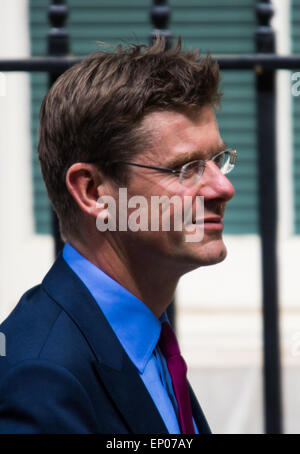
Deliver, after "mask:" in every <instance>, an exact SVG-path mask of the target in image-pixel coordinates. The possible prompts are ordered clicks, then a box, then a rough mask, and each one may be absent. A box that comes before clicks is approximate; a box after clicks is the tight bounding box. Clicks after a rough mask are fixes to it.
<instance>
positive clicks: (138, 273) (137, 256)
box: [70, 239, 180, 318]
mask: <svg viewBox="0 0 300 454" xmlns="http://www.w3.org/2000/svg"><path fill="white" fill-rule="evenodd" d="M70 244H72V246H73V247H74V248H75V249H77V250H78V251H79V252H80V253H81V254H82V255H83V256H84V257H85V258H86V259H88V260H89V261H90V262H92V263H93V264H94V265H96V266H97V267H98V268H100V269H101V270H102V271H104V272H105V273H106V274H107V275H108V276H110V277H111V278H112V279H114V280H115V281H116V282H118V283H119V284H120V285H122V286H123V287H124V288H126V289H127V290H128V291H129V292H130V293H132V294H133V295H135V296H136V297H137V298H138V299H139V300H141V301H142V302H143V303H144V304H145V305H146V306H147V307H148V308H149V309H150V310H151V311H152V312H153V313H154V315H155V316H156V317H157V318H159V317H160V316H161V315H162V313H163V312H164V311H165V310H166V309H167V307H168V306H169V305H170V303H171V302H172V300H173V297H174V294H175V290H176V286H177V284H178V280H179V277H180V276H178V275H177V273H176V272H174V273H173V274H174V275H173V276H172V271H171V269H172V268H171V267H170V266H168V265H167V264H166V263H161V262H160V260H159V259H158V258H157V259H155V257H151V256H149V254H147V255H146V251H143V250H142V251H137V249H136V248H129V251H131V253H130V252H128V250H126V251H124V250H122V248H120V247H116V246H117V245H116V244H112V243H111V242H107V241H104V242H102V243H101V244H98V245H95V244H93V243H90V244H89V245H87V244H86V243H82V242H80V241H79V240H74V239H72V240H71V241H70ZM91 244H93V246H91ZM148 252H149V251H148ZM145 257H147V259H145Z"/></svg>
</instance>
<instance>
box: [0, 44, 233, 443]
mask: <svg viewBox="0 0 300 454" xmlns="http://www.w3.org/2000/svg"><path fill="white" fill-rule="evenodd" d="M164 46H165V43H164V41H163V40H161V39H158V40H157V41H156V43H155V44H154V45H153V46H152V47H150V48H144V46H131V47H128V48H126V49H123V48H121V47H118V48H117V50H116V52H115V53H109V52H97V53H95V54H92V55H91V56H89V57H88V58H86V59H84V60H83V61H82V62H81V63H79V64H78V65H76V66H74V67H72V68H71V69H69V70H68V71H66V72H65V73H64V74H63V75H62V76H61V77H60V78H59V79H58V80H57V81H56V83H55V84H54V85H53V87H52V88H51V89H50V91H49V93H48V94H47V96H46V97H45V99H44V101H43V104H42V107H41V116H40V130H39V146H38V153H39V159H40V163H41V168H42V173H43V177H44V180H45V184H46V187H47V191H48V195H49V199H50V201H51V203H52V205H53V207H54V209H55V211H56V213H57V215H58V218H59V222H60V229H61V234H62V237H63V238H64V240H65V241H66V245H65V247H64V250H63V252H62V254H60V256H59V257H58V258H57V260H56V262H55V263H54V265H53V267H52V268H51V269H50V271H49V272H48V274H47V275H46V277H45V278H44V280H43V282H42V284H41V285H38V286H36V287H34V288H32V289H31V290H29V291H28V292H27V293H25V294H24V295H23V297H22V298H21V300H20V302H19V303H18V305H17V306H16V308H15V310H14V311H13V312H12V313H11V314H10V316H9V317H8V318H7V319H6V320H5V322H4V323H3V324H2V326H1V327H0V330H1V331H2V332H3V333H4V334H5V335H6V345H7V353H6V357H2V358H1V362H0V364H1V366H0V431H1V432H2V433H119V434H121V433H152V434H162V433H210V429H209V426H208V424H207V422H206V420H205V417H204V415H203V413H202V411H201V409H200V406H199V404H198V402H197V400H196V397H195V395H194V393H193V392H192V390H191V388H190V387H189V385H188V384H187V381H186V376H185V374H186V370H185V365H184V361H183V359H182V358H181V356H180V353H179V350H178V345H177V343H176V338H175V335H174V333H173V332H172V330H171V328H170V326H169V324H168V319H167V316H166V314H165V311H166V309H167V307H168V306H169V304H170V303H171V301H172V299H173V296H174V292H175V289H176V286H177V283H178V280H179V278H180V277H181V276H182V275H183V274H185V273H187V272H189V271H191V270H193V269H196V268H197V267H200V266H206V265H212V264H215V263H218V262H220V261H222V260H223V259H224V258H225V256H226V248H225V245H224V243H223V239H222V230H223V216H224V210H225V205H226V202H227V201H229V200H230V199H231V198H232V197H233V194H234V190H233V187H232V184H231V183H230V182H229V180H228V179H227V177H226V176H225V174H226V173H228V172H229V171H230V170H231V168H232V167H233V165H234V163H235V158H236V154H235V151H233V150H230V151H227V150H225V144H224V142H223V141H222V139H221V137H220V134H219V130H218V125H217V122H216V118H215V113H214V107H215V106H216V105H217V104H218V101H219V97H220V95H219V93H218V84H219V72H218V65H217V63H216V62H214V61H212V60H211V59H210V58H209V57H205V58H201V59H199V56H198V54H197V53H196V52H183V51H182V50H181V48H180V43H178V45H177V47H176V48H175V49H172V50H169V51H166V52H164ZM120 189H123V190H124V189H125V190H126V197H127V200H131V202H130V203H129V202H128V206H127V205H126V209H128V212H127V211H126V212H124V204H122V203H123V202H124V200H121V199H122V198H124V192H123V193H121V192H120ZM136 196H138V197H139V199H138V200H139V203H140V204H143V209H141V210H140V211H139V216H136V217H135V218H134V215H136V212H135V211H134V208H137V204H134V203H133V202H132V200H133V199H132V198H134V197H136ZM162 196H164V197H165V198H166V200H170V199H171V198H172V197H174V196H177V201H178V200H179V201H185V200H189V201H190V206H189V208H190V210H191V212H192V215H191V218H190V221H189V222H187V223H184V222H183V221H182V229H181V230H180V229H176V228H175V227H174V226H173V228H172V225H173V224H172V222H173V221H174V220H175V218H176V219H177V220H178V214H182V213H183V212H184V211H185V210H186V207H185V206H184V205H181V207H180V205H178V204H177V205H176V204H174V205H172V206H169V208H170V209H169V221H171V222H170V225H171V227H170V229H163V228H162V223H163V216H162V213H158V214H157V213H155V212H154V211H153V212H152V211H151V209H152V208H151V203H152V202H153V200H157V198H156V197H162ZM200 196H201V197H202V199H201V200H204V211H203V216H204V223H203V216H202V218H201V216H199V212H198V211H197V210H196V201H197V197H200ZM109 200H113V201H114V203H113V204H110V203H109V202H108V201H109ZM142 202H143V203H142ZM112 207H115V208H116V210H115V211H114V210H113V209H112ZM178 207H179V208H178ZM178 210H179V211H178ZM162 211H163V213H165V211H164V210H162ZM160 214H161V217H160ZM124 216H125V221H126V222H124ZM138 218H139V219H138ZM133 219H135V223H134V222H133ZM145 219H146V221H145ZM127 221H128V222H127ZM129 221H130V222H129ZM150 221H151V222H154V224H155V222H156V223H157V222H158V224H159V228H158V229H157V228H152V229H151V228H147V226H149V225H152V226H153V225H154V224H151V222H150ZM139 224H140V226H141V228H138V226H139ZM129 225H131V228H129ZM142 225H143V228H142ZM201 225H202V228H203V235H202V238H201V240H198V241H194V240H192V241H191V240H188V236H189V235H193V234H195V233H197V231H198V230H197V229H198V227H199V226H201ZM105 226H106V227H105Z"/></svg>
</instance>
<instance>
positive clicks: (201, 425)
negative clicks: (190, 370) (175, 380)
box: [189, 384, 211, 434]
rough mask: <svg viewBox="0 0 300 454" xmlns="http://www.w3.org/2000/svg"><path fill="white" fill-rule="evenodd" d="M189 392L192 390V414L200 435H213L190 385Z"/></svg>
mask: <svg viewBox="0 0 300 454" xmlns="http://www.w3.org/2000/svg"><path fill="white" fill-rule="evenodd" d="M189 390H190V398H191V406H192V414H193V417H194V420H195V423H196V425H197V427H198V431H199V434H211V430H210V427H209V425H208V423H207V421H206V418H205V416H204V414H203V411H202V409H201V407H200V405H199V402H198V400H197V398H196V396H195V394H194V391H193V389H192V387H191V385H190V384H189Z"/></svg>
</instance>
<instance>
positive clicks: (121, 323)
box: [63, 243, 167, 373]
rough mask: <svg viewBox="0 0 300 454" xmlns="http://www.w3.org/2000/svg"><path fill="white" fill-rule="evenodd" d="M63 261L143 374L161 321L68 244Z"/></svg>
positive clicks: (153, 347)
mask: <svg viewBox="0 0 300 454" xmlns="http://www.w3.org/2000/svg"><path fill="white" fill-rule="evenodd" d="M63 258H64V260H65V261H66V262H67V264H68V265H69V266H70V268H72V270H73V271H74V272H75V273H76V274H77V276H78V277H79V279H80V280H81V281H82V282H83V283H84V284H85V286H86V287H87V288H88V290H89V291H90V293H91V294H92V296H93V297H94V299H95V300H96V302H97V304H98V305H99V307H100V309H101V310H102V312H103V314H104V316H105V317H106V319H107V321H108V322H109V324H110V326H111V327H112V329H113V331H114V332H115V334H116V336H117V337H118V339H119V341H120V342H121V344H122V346H123V348H124V350H125V351H126V353H127V354H128V356H129V358H130V359H131V361H132V362H133V363H134V365H135V366H136V367H137V368H138V370H139V371H140V373H143V371H144V369H145V367H146V365H147V363H148V361H149V359H150V356H151V355H152V353H153V350H154V349H155V347H156V344H157V341H158V338H159V335H160V331H161V321H165V320H166V319H167V318H166V314H163V316H162V317H161V319H160V320H158V319H157V318H156V317H155V315H154V314H153V312H152V311H151V310H150V309H149V308H148V307H147V306H146V305H145V304H144V303H143V302H142V301H140V300H139V299H138V298H137V297H136V296H134V295H133V294H132V293H130V292H129V291H128V290H126V289H125V288H124V287H123V286H122V285H120V284H119V283H118V282H116V281H115V280H114V279H112V278H111V277H110V276H108V275H107V274H105V273H104V272H103V271H102V270H101V269H100V268H98V267H97V266H95V265H94V264H93V263H91V262H90V261H89V260H87V259H86V258H85V257H83V256H82V255H81V254H80V253H79V252H78V251H77V250H76V249H75V248H74V247H73V246H71V245H70V243H66V244H65V246H64V249H63Z"/></svg>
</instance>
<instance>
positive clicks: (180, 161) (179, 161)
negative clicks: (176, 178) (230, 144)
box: [165, 142, 227, 169]
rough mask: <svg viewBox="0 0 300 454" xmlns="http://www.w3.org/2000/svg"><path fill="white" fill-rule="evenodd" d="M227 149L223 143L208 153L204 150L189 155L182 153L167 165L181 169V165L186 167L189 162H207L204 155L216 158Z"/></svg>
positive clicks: (170, 167)
mask: <svg viewBox="0 0 300 454" xmlns="http://www.w3.org/2000/svg"><path fill="white" fill-rule="evenodd" d="M226 147H227V143H226V142H222V143H221V144H220V145H218V146H217V147H214V148H213V149H211V150H209V151H208V150H207V151H202V150H197V151H191V152H188V153H181V154H179V155H178V156H175V157H174V158H173V159H170V161H168V162H167V163H166V164H165V165H166V166H167V168H169V169H172V168H175V167H179V166H180V165H184V164H186V163H187V162H192V161H196V160H197V159H199V160H205V159H206V158H204V156H203V155H207V156H214V155H215V154H217V153H219V152H221V151H224V150H225V149H226Z"/></svg>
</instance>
